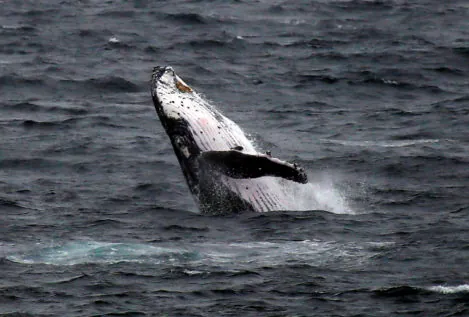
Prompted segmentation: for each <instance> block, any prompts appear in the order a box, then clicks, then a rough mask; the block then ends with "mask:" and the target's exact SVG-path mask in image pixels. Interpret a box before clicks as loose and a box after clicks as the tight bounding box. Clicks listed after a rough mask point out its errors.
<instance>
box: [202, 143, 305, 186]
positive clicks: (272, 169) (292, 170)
mask: <svg viewBox="0 0 469 317" xmlns="http://www.w3.org/2000/svg"><path fill="white" fill-rule="evenodd" d="M199 164H200V165H202V166H208V167H210V168H211V169H214V170H216V171H218V172H220V173H222V174H224V175H226V176H229V177H232V178H258V177H262V176H275V177H281V178H285V179H288V180H291V181H294V182H297V183H301V184H306V183H307V182H308V177H307V175H306V173H305V172H304V170H303V169H302V168H300V167H298V166H297V165H296V164H291V163H288V162H285V161H282V160H280V159H277V158H273V157H271V156H269V155H266V154H248V153H243V152H241V151H238V150H230V151H207V152H203V153H201V155H200V156H199Z"/></svg>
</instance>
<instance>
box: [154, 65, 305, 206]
mask: <svg viewBox="0 0 469 317" xmlns="http://www.w3.org/2000/svg"><path fill="white" fill-rule="evenodd" d="M181 87H182V90H181V89H180V88H181ZM152 94H153V95H154V96H156V97H157V99H158V101H159V103H160V108H161V109H160V111H162V112H163V113H164V116H165V117H167V118H171V119H183V120H185V121H186V122H187V126H188V129H189V131H190V133H191V135H192V136H193V138H194V141H195V142H196V143H197V147H198V148H199V149H200V151H201V152H205V151H228V150H231V149H232V148H234V147H236V146H241V147H243V151H242V152H244V153H247V154H258V155H263V154H260V153H259V152H258V151H257V150H256V149H255V147H254V145H253V144H252V143H251V142H250V141H249V139H248V138H247V137H246V135H245V134H244V132H243V131H242V130H241V128H240V127H239V126H238V125H237V124H236V123H234V122H233V121H232V120H230V119H228V118H227V117H225V116H224V115H222V114H221V113H220V112H219V111H217V110H216V109H215V108H214V107H212V106H211V105H210V104H209V103H208V102H207V101H206V100H205V99H204V98H202V97H201V96H200V95H199V94H197V93H196V92H195V91H194V90H193V89H191V88H190V87H189V86H188V85H187V84H186V83H184V82H183V81H182V79H181V78H179V76H177V75H176V74H175V73H174V70H173V69H172V68H171V67H166V68H165V70H164V74H163V75H162V76H161V77H160V78H159V79H158V82H157V84H156V85H153V87H152ZM170 137H171V136H170ZM176 142H177V141H176ZM177 146H178V149H179V151H180V152H181V153H182V154H183V155H184V156H185V157H186V158H189V157H190V156H191V153H190V152H189V148H188V147H187V146H185V145H184V144H181V145H179V144H178V145H177ZM273 160H275V159H273ZM279 161H280V160H279ZM220 181H221V182H222V184H223V185H224V186H225V187H227V188H228V189H229V190H231V191H232V192H233V193H235V194H236V195H237V196H238V197H240V198H242V199H243V200H245V201H247V202H248V203H250V204H251V206H252V207H253V208H254V209H255V211H258V212H266V211H272V210H299V208H298V207H297V206H295V201H294V200H293V199H292V198H291V197H290V195H288V193H287V190H286V188H285V186H295V185H296V186H298V184H296V183H294V182H291V181H288V180H285V179H282V178H279V177H271V176H264V177H259V178H250V179H234V178H231V177H229V176H225V175H220ZM195 200H196V201H197V203H200V202H199V197H197V196H195Z"/></svg>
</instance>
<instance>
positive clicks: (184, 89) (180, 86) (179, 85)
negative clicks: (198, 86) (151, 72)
mask: <svg viewBox="0 0 469 317" xmlns="http://www.w3.org/2000/svg"><path fill="white" fill-rule="evenodd" d="M176 88H177V89H179V91H180V92H192V89H191V87H189V86H187V85H186V84H184V83H183V82H182V81H180V80H177V79H176Z"/></svg>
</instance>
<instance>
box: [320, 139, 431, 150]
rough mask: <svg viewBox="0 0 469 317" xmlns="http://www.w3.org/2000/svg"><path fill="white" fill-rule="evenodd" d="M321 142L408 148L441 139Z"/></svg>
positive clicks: (325, 141) (331, 140)
mask: <svg viewBox="0 0 469 317" xmlns="http://www.w3.org/2000/svg"><path fill="white" fill-rule="evenodd" d="M321 142H324V143H332V144H340V145H344V146H354V147H356V146H360V147H384V148H387V147H391V148H393V147H407V146H414V145H420V144H433V143H439V142H440V140H439V139H421V140H394V141H391V140H388V141H349V140H334V139H321Z"/></svg>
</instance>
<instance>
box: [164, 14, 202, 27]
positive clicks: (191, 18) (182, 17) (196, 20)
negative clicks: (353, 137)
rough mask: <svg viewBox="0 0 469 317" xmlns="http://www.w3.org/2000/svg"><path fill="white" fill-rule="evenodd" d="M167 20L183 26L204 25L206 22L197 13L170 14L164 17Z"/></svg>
mask: <svg viewBox="0 0 469 317" xmlns="http://www.w3.org/2000/svg"><path fill="white" fill-rule="evenodd" d="M166 19H167V20H171V21H175V22H179V23H184V24H186V23H187V24H206V23H207V22H208V21H207V19H206V18H204V17H203V16H202V15H200V14H197V13H170V14H167V15H166Z"/></svg>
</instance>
